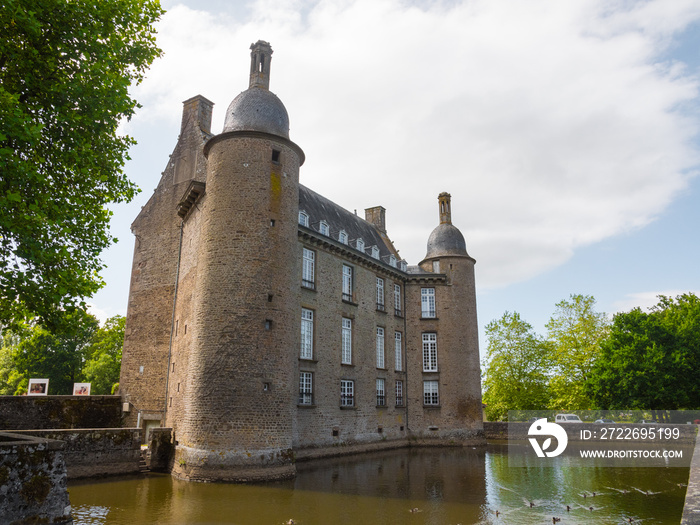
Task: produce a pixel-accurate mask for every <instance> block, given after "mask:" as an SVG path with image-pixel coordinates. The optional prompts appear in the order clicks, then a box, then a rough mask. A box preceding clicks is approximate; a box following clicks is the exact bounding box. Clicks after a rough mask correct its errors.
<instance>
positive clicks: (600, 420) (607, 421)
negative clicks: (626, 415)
mask: <svg viewBox="0 0 700 525" xmlns="http://www.w3.org/2000/svg"><path fill="white" fill-rule="evenodd" d="M594 423H615V422H614V421H613V420H612V419H596V420H595V421H594Z"/></svg>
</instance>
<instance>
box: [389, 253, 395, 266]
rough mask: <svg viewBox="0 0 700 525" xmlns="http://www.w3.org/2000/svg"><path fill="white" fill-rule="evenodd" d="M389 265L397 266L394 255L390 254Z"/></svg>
mask: <svg viewBox="0 0 700 525" xmlns="http://www.w3.org/2000/svg"><path fill="white" fill-rule="evenodd" d="M389 266H392V267H394V268H396V257H394V256H393V255H390V256H389Z"/></svg>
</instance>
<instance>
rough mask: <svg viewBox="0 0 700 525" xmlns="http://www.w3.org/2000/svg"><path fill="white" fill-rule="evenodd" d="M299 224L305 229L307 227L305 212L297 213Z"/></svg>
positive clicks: (307, 216)
mask: <svg viewBox="0 0 700 525" xmlns="http://www.w3.org/2000/svg"><path fill="white" fill-rule="evenodd" d="M299 224H301V225H302V226H306V227H308V226H309V214H308V213H306V212H305V211H300V212H299Z"/></svg>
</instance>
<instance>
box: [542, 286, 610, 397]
mask: <svg viewBox="0 0 700 525" xmlns="http://www.w3.org/2000/svg"><path fill="white" fill-rule="evenodd" d="M594 308H595V299H594V298H593V296H590V295H571V296H570V301H561V302H559V303H557V305H556V311H555V313H554V315H553V316H552V317H551V319H550V320H549V322H548V323H547V325H546V328H547V339H548V341H549V342H550V344H551V348H552V379H551V381H550V391H551V394H552V400H551V403H550V408H551V409H554V410H585V409H589V408H593V402H592V401H591V399H590V397H589V395H588V394H587V392H586V386H585V385H586V381H587V380H588V378H589V377H590V374H591V370H592V368H593V365H594V363H595V360H596V358H597V357H598V354H599V352H600V343H601V341H602V340H604V339H605V338H606V337H607V334H608V332H609V326H610V323H609V321H608V318H607V316H606V315H605V314H604V313H600V312H596V311H595V310H594Z"/></svg>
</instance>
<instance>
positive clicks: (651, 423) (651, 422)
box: [640, 419, 658, 425]
mask: <svg viewBox="0 0 700 525" xmlns="http://www.w3.org/2000/svg"><path fill="white" fill-rule="evenodd" d="M640 423H641V424H642V425H658V423H657V422H656V421H650V420H649V419H642V420H641V421H640Z"/></svg>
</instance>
